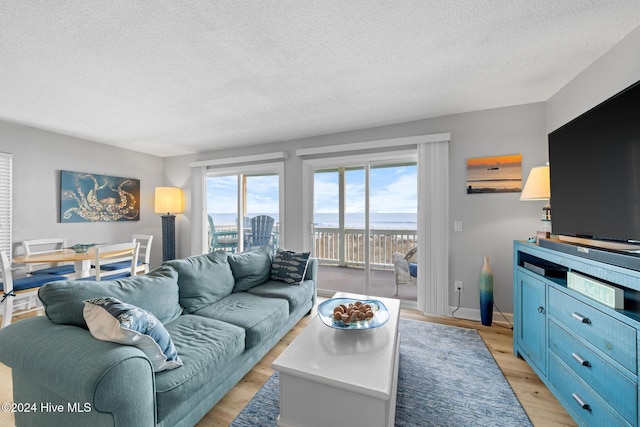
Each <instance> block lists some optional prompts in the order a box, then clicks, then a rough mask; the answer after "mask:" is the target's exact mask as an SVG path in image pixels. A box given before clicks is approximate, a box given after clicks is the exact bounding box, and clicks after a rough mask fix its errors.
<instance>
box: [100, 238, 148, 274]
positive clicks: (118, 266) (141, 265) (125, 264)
mask: <svg viewBox="0 0 640 427" xmlns="http://www.w3.org/2000/svg"><path fill="white" fill-rule="evenodd" d="M132 242H133V243H136V242H139V243H140V250H139V252H138V262H137V265H136V273H139V274H147V273H148V272H149V269H150V260H151V243H153V236H152V235H151V234H134V235H133V238H132ZM94 267H95V265H94ZM129 267H131V261H130V260H124V261H119V262H110V263H108V264H102V265H101V266H100V268H101V269H102V271H115V270H123V269H127V268H129Z"/></svg>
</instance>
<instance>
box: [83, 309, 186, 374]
mask: <svg viewBox="0 0 640 427" xmlns="http://www.w3.org/2000/svg"><path fill="white" fill-rule="evenodd" d="M83 314H84V319H85V321H86V322H87V326H88V327H89V332H91V335H93V337H94V338H96V339H99V340H101V341H109V342H115V343H118V344H124V345H133V346H135V347H138V348H139V349H140V350H142V352H143V353H144V354H146V355H147V357H148V358H149V360H150V361H151V364H152V365H153V371H154V372H160V371H164V370H165V369H175V368H178V367H180V366H182V360H180V356H178V352H177V351H176V348H175V346H174V345H173V341H172V340H171V336H169V333H168V332H167V330H166V329H165V327H164V325H163V324H162V322H160V321H159V320H158V319H157V318H156V317H155V316H154V315H153V314H151V313H149V312H148V311H147V310H143V309H141V308H139V307H136V306H135V305H132V304H127V303H124V302H122V301H120V300H118V299H116V298H110V297H106V298H92V299H90V300H86V301H85V302H84V310H83Z"/></svg>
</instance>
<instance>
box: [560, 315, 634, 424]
mask: <svg viewBox="0 0 640 427" xmlns="http://www.w3.org/2000/svg"><path fill="white" fill-rule="evenodd" d="M549 348H550V349H551V351H552V352H553V353H555V355H556V356H557V357H558V358H560V359H561V360H562V361H563V362H564V363H565V364H566V365H567V366H568V367H569V368H570V369H571V370H572V371H573V372H575V373H576V375H577V376H578V377H580V378H581V379H582V380H583V381H584V382H586V383H587V384H588V385H589V386H590V387H591V388H592V389H594V390H597V392H598V394H599V395H600V396H601V397H602V398H603V399H604V400H605V401H607V402H608V403H609V404H610V405H611V406H613V407H614V408H615V409H616V410H617V411H618V412H620V414H621V415H622V416H623V417H624V418H625V419H626V420H627V421H629V422H630V423H634V422H635V420H636V419H637V416H638V411H637V406H638V405H637V393H638V386H637V384H636V382H635V381H633V380H631V379H630V378H629V377H628V376H625V375H624V374H623V373H622V372H620V371H619V370H617V369H615V368H614V367H613V366H612V365H611V364H609V363H607V362H606V361H604V360H603V359H602V358H601V357H599V356H598V355H597V354H596V353H594V352H593V351H591V350H589V349H588V348H587V347H585V346H584V345H582V344H581V343H579V342H578V341H576V339H574V338H573V337H572V336H571V335H569V334H568V333H567V332H566V331H565V330H564V329H562V328H561V327H560V326H558V325H557V324H556V323H555V322H554V321H553V320H550V321H549Z"/></svg>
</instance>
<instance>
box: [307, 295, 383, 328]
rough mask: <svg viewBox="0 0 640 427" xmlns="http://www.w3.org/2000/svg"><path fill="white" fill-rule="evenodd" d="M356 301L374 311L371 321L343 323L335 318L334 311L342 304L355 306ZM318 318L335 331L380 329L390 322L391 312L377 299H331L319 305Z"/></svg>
mask: <svg viewBox="0 0 640 427" xmlns="http://www.w3.org/2000/svg"><path fill="white" fill-rule="evenodd" d="M356 301H361V302H362V303H363V304H369V305H370V306H371V311H373V317H372V318H371V319H365V320H358V321H356V322H343V321H341V320H340V321H339V320H335V319H334V318H333V309H334V308H335V307H337V306H339V305H340V304H344V305H346V306H348V305H349V304H355V303H356ZM318 317H320V320H322V323H324V324H325V325H327V326H329V327H330V328H334V329H346V330H362V329H373V328H378V327H380V326H382V325H384V324H385V323H387V322H388V321H389V310H387V307H386V306H385V305H384V304H383V303H382V301H378V300H376V299H354V298H331V299H329V300H326V301H324V302H323V303H321V304H320V305H318Z"/></svg>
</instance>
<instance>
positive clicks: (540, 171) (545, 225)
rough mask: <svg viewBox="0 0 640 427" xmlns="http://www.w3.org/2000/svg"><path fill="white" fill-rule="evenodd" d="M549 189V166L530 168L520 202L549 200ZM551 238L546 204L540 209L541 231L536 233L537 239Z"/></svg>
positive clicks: (549, 217) (549, 207)
mask: <svg viewBox="0 0 640 427" xmlns="http://www.w3.org/2000/svg"><path fill="white" fill-rule="evenodd" d="M550 198H551V187H550V184H549V166H536V167H534V168H531V172H529V176H528V177H527V182H526V183H525V185H524V188H523V189H522V193H521V195H520V200H527V201H529V200H549V199H550ZM550 236H551V205H550V204H546V205H545V206H544V207H543V208H542V230H540V231H538V235H537V238H538V239H540V238H547V239H548V238H549V237H550Z"/></svg>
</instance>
